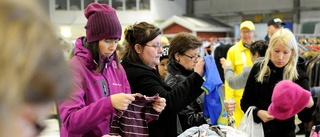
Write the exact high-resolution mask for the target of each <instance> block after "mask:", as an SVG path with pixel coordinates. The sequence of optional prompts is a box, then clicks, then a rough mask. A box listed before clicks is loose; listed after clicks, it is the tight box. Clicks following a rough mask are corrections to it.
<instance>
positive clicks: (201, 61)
mask: <svg viewBox="0 0 320 137" xmlns="http://www.w3.org/2000/svg"><path fill="white" fill-rule="evenodd" d="M204 67H205V63H204V59H203V58H201V59H199V60H198V63H197V64H196V66H195V67H194V72H197V73H198V74H199V75H200V76H201V77H202V76H203V73H204Z"/></svg>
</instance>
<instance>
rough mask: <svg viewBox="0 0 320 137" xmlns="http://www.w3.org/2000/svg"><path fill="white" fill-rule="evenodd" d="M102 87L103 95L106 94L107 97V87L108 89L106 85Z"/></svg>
mask: <svg viewBox="0 0 320 137" xmlns="http://www.w3.org/2000/svg"><path fill="white" fill-rule="evenodd" d="M102 88H103V95H104V97H106V96H107V89H106V85H104V84H103V85H102Z"/></svg>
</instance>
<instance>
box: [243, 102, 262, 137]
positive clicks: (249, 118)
mask: <svg viewBox="0 0 320 137" xmlns="http://www.w3.org/2000/svg"><path fill="white" fill-rule="evenodd" d="M255 108H256V107H255V106H250V107H249V108H248V110H247V111H246V113H245V115H244V116H243V118H242V120H241V122H240V125H239V127H238V130H240V131H242V132H245V133H247V134H248V135H249V136H250V137H264V131H263V126H262V123H256V122H254V120H253V115H252V112H253V110H254V109H255Z"/></svg>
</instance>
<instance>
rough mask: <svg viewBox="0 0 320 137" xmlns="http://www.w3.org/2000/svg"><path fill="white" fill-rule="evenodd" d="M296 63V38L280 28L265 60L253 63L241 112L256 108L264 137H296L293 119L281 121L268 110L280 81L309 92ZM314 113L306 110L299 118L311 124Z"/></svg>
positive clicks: (301, 71)
mask: <svg viewBox="0 0 320 137" xmlns="http://www.w3.org/2000/svg"><path fill="white" fill-rule="evenodd" d="M297 62H298V45H297V41H296V39H295V37H294V35H293V34H292V32H291V31H290V30H288V29H280V30H278V31H277V32H276V33H274V34H273V35H272V37H271V39H270V43H269V46H268V49H267V51H266V55H265V59H264V60H263V61H262V62H261V63H256V64H254V66H253V67H252V70H251V72H250V74H249V77H248V80H247V84H246V86H245V89H244V93H243V96H242V99H241V104H240V105H241V109H242V110H243V111H244V112H245V111H247V109H248V108H249V107H250V106H256V107H257V108H256V109H254V110H253V116H254V121H255V122H256V123H260V122H262V125H263V129H264V135H265V137H295V124H294V116H293V117H290V118H288V119H285V120H280V119H277V118H275V116H273V115H271V114H270V113H269V112H268V111H267V110H268V107H269V105H270V104H271V97H272V94H273V89H274V86H275V85H276V84H277V83H278V82H279V81H282V80H290V81H293V82H294V83H296V84H298V85H299V86H301V87H302V88H304V89H306V90H309V84H308V76H307V74H306V73H305V72H304V71H303V70H302V69H301V68H300V67H297ZM283 101H286V100H283ZM290 103H292V102H290ZM312 112H313V109H309V108H304V109H303V110H302V111H300V112H299V113H298V117H299V119H300V120H301V121H303V122H309V121H311V120H312Z"/></svg>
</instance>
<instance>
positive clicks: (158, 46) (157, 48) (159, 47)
mask: <svg viewBox="0 0 320 137" xmlns="http://www.w3.org/2000/svg"><path fill="white" fill-rule="evenodd" d="M145 46H147V47H153V48H154V49H155V50H159V49H161V50H163V46H162V45H161V44H157V46H156V45H148V44H145Z"/></svg>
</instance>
